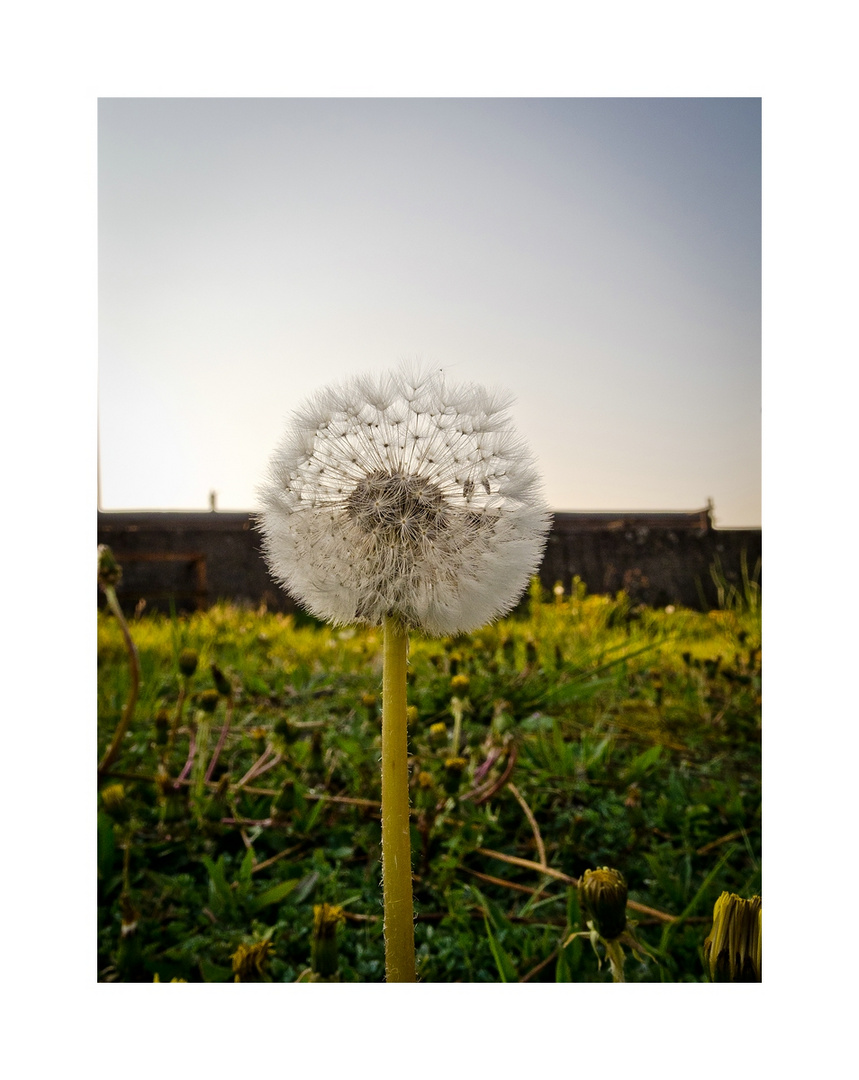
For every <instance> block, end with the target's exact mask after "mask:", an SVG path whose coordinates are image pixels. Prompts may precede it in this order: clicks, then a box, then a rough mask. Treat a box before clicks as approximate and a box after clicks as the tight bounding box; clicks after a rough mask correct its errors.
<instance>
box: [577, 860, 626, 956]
mask: <svg viewBox="0 0 859 1080" xmlns="http://www.w3.org/2000/svg"><path fill="white" fill-rule="evenodd" d="M626 897H627V886H626V881H625V880H624V877H623V874H621V873H620V871H619V870H612V869H611V868H610V867H608V866H601V867H600V868H599V869H598V870H585V872H584V874H583V875H582V878H581V881H580V882H579V903H580V905H581V908H582V911H583V912H584V913H585V918H586V920H587V921H589V922H591V923H593V927H594V929H595V930H596V931H597V932H598V933H599V934H600V936H601V937H603V938H604V939H605V940H606V941H612V940H613V939H614V938H616V937H620V935H621V934H622V933H623V932H624V930H625V929H626Z"/></svg>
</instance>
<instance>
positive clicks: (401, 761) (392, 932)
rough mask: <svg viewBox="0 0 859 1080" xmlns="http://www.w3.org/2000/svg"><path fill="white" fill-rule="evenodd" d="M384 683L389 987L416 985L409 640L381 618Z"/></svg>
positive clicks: (395, 623) (384, 859)
mask: <svg viewBox="0 0 859 1080" xmlns="http://www.w3.org/2000/svg"><path fill="white" fill-rule="evenodd" d="M384 625H385V653H384V674H383V679H382V891H383V895H384V902H385V975H386V981H387V982H415V981H416V977H415V928H414V909H413V905H412V857H411V843H410V837H409V763H408V729H407V720H406V650H407V647H408V635H407V633H406V632H405V630H404V629H403V627H402V625H401V624H400V622H399V620H397V619H396V618H394V617H393V616H391V615H386V616H385V624H384Z"/></svg>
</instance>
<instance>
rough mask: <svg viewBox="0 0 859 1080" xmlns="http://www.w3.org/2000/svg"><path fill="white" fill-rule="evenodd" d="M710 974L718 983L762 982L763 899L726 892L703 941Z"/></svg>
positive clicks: (714, 909) (715, 910)
mask: <svg viewBox="0 0 859 1080" xmlns="http://www.w3.org/2000/svg"><path fill="white" fill-rule="evenodd" d="M704 954H705V956H706V957H707V962H708V964H709V966H710V977H711V978H712V979H714V980H716V981H718V982H760V981H761V898H760V897H759V896H753V897H751V899H749V900H744V899H743V898H742V897H741V896H737V894H736V893H729V892H723V893H722V895H721V896H720V897H719V899H718V900H717V901H716V903H715V905H714V907H713V929H712V930H711V931H710V933H709V935H708V937H707V940H706V941H705V942H704Z"/></svg>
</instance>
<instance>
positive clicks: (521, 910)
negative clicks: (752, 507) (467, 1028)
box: [98, 585, 761, 982]
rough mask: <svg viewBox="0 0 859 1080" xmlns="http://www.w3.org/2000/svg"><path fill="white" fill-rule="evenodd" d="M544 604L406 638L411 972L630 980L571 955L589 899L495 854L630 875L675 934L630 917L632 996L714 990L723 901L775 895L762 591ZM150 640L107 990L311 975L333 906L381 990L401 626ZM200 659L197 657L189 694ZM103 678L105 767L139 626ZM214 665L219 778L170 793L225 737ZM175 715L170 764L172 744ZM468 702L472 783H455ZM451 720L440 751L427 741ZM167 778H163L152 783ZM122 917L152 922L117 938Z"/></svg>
mask: <svg viewBox="0 0 859 1080" xmlns="http://www.w3.org/2000/svg"><path fill="white" fill-rule="evenodd" d="M538 592H539V590H532V595H531V598H530V603H528V604H526V605H525V608H526V610H525V611H524V612H523V613H521V614H518V615H517V616H514V617H511V618H509V619H507V620H503V621H501V622H499V623H497V624H495V625H493V626H490V627H487V628H485V629H483V630H481V631H479V632H477V633H474V634H471V635H469V636H466V637H462V638H457V639H444V640H441V641H430V640H424V639H420V638H417V637H414V638H413V639H412V644H411V654H410V667H409V703H410V705H412V706H414V709H415V710H416V718H414V719H413V720H412V722H411V728H410V751H411V754H412V758H413V766H412V782H413V790H412V806H413V810H414V812H413V818H412V823H413V832H412V851H413V866H414V873H415V881H414V892H415V910H416V927H415V936H416V946H417V954H418V965H419V977H420V978H421V979H422V980H423V981H427V982H469V981H473V982H486V981H489V982H497V981H505V982H515V981H519V980H522V979H523V978H525V977H528V981H531V982H538V981H552V982H554V981H556V980H557V981H577V982H589V981H594V982H600V981H607V980H609V979H610V975H609V972H608V965H607V964H605V963H603V965H602V967H600V966H599V964H598V959H597V956H596V955H595V954H594V952H593V950H592V949H591V948H590V946H589V945H588V944H587V942H586V941H585V943H584V945H583V944H582V939H581V938H576V939H575V940H573V941H572V942H571V943H570V944H569V945H568V946H567V947H566V948H562V947H561V946H562V943H563V942H564V941H565V940H566V939H567V938H568V937H569V936H570V934H571V933H572V931H574V930H580V929H582V928H583V927H582V922H581V917H580V914H579V909H578V902H577V896H576V890H575V889H574V888H572V887H571V886H570V884H569V883H568V882H567V881H565V880H564V878H563V877H558V876H554V877H553V876H549V875H547V874H543V873H541V872H540V871H539V869H535V868H532V867H528V866H522V865H517V864H515V863H511V862H509V861H504V860H502V859H500V858H498V857H497V854H500V855H503V856H508V857H513V858H517V859H519V860H526V861H528V862H532V863H537V862H539V861H540V855H541V851H542V852H544V853H545V858H546V865H547V866H548V867H549V868H550V869H551V870H553V871H555V872H557V873H560V874H561V875H566V877H568V878H578V877H579V876H580V875H581V874H582V873H583V871H584V870H585V869H588V868H592V867H597V866H612V867H614V868H616V869H618V870H620V871H621V872H622V873H623V874H624V876H625V878H626V880H627V882H628V884H629V896H630V899H631V900H632V901H634V902H635V903H637V904H639V905H645V906H646V907H648V908H653V909H656V910H657V911H658V912H663V913H666V914H668V915H672V916H676V917H678V918H677V920H676V921H674V922H670V923H669V922H666V921H664V920H663V919H660V918H658V917H656V916H652V915H649V914H641V913H640V912H638V911H636V910H635V909H632V910H630V912H629V915H630V918H631V919H633V920H635V921H636V922H637V926H636V927H635V934H636V937H637V938H638V939H639V941H640V942H641V943H642V945H643V946H645V948H646V949H647V951H648V952H649V953H650V954H651V956H652V958H651V959H647V958H642V957H639V956H635V957H633V956H628V959H627V964H626V977H627V980H628V981H632V982H635V981H703V980H704V979H705V973H704V968H703V965H702V962H701V947H702V945H703V942H704V938H705V936H706V934H707V932H708V930H709V927H710V916H711V914H712V909H713V903H714V901H715V900H716V898H717V897H718V895H719V894H720V893H721V892H722V891H723V890H725V889H727V890H729V891H733V892H737V893H739V894H741V895H743V896H749V895H751V894H753V893H757V892H760V886H761V866H760V857H761V856H760V843H761V817H760V814H761V788H760V704H761V670H760V655H761V654H760V644H761V638H760V632H761V631H760V610H759V605H758V603H757V594H756V593H753V594H752V595H751V600H752V601H753V602H749V594H748V593H747V594H746V595H745V596H744V597H743V596H739V595H735V596H732V597H730V598H729V599H730V603H726V606H725V608H724V609H722V610H719V611H714V612H710V613H707V614H702V613H697V612H693V611H687V610H682V609H678V610H676V611H673V612H668V611H654V610H650V609H643V608H636V607H633V606H632V605H631V604H630V602H629V600H628V598H626V597H625V596H623V595H619V596H618V597H615V598H608V597H601V596H586V595H585V594H584V590H583V589H582V587H581V586H580V585H576V586H575V588H574V592H573V595H572V596H569V595H567V596H564V597H563V598H562V599H561V600H559V601H558V600H555V599H554V598H551V599H549V600H548V601H547V600H546V599H544V598H542V597H540V596H539V595H538ZM131 632H132V636H133V638H134V641H135V644H136V646H137V649H138V652H139V656H140V665H141V687H140V697H139V701H138V704H137V708H136V712H135V716H134V719H133V722H132V724H131V727H130V729H129V732H128V734H127V735H126V737H125V739H124V741H123V744H122V747H121V750H120V753H119V756H118V758H117V759H116V761H115V763H114V765H113V766H112V768H111V770H110V775H107V776H105V777H103V778H102V780H101V785H100V786H101V788H102V789H104V788H107V787H109V786H110V785H114V784H121V785H122V788H123V791H124V799H123V800H122V801H121V803H120V805H119V806H115V805H114V806H111V805H110V799H109V797H108V799H107V800H105V799H104V798H103V797H101V796H100V798H99V813H98V829H99V836H98V839H99V844H98V875H99V882H98V885H99V888H98V903H99V908H98V918H99V934H98V947H99V955H98V970H99V978H100V979H101V980H121V981H152V980H153V978H154V977H155V975H156V974H157V975H158V977H159V978H160V980H161V981H162V982H163V981H169V980H170V979H171V978H181V979H186V980H188V981H201V980H202V981H232V979H233V971H232V965H231V956H232V954H233V953H234V952H235V951H236V949H237V948H238V946H239V945H240V944H242V943H251V942H254V941H263V940H269V941H271V943H272V949H271V951H270V954H269V957H268V959H267V961H266V963H265V964H264V966H263V969H262V970H263V973H264V975H263V977H265V978H270V979H272V980H274V981H294V980H296V979H297V978H299V976H301V975H302V973H305V972H306V971H307V969H308V968H309V966H310V956H311V936H312V927H313V908H314V905H316V904H320V903H322V902H323V901H327V902H328V903H331V904H338V905H342V906H343V907H344V909H345V912H346V916H347V918H346V922H345V924H344V925H343V926H342V928H341V929H340V931H339V935H338V940H339V958H340V965H339V978H340V979H341V980H343V981H370V982H372V981H382V980H383V977H384V948H383V940H382V919H381V915H382V911H381V887H380V866H379V844H380V825H379V812H378V811H379V803H380V782H379V753H380V697H381V647H382V641H381V632H380V631H375V630H370V629H346V630H335V629H331V628H329V627H319V626H315V625H312V624H311V623H309V622H308V621H307V620H304V619H301V620H296V619H294V618H293V617H291V616H282V615H277V614H269V613H265V612H251V611H247V610H239V609H236V608H233V607H230V606H226V605H221V606H217V607H214V608H212V609H211V610H209V611H207V612H204V613H199V614H195V615H190V616H187V617H177V618H172V619H171V618H169V617H166V616H144V617H141V618H138V619H135V620H134V621H132V623H131ZM183 649H193V650H196V651H197V653H198V654H199V664H198V667H197V670H196V672H195V674H194V675H193V676H192V677H191V678H190V679H189V680H188V681H187V685H185V680H184V679H183V676H182V675H181V674H180V671H179V656H180V653H181V652H182V650H183ZM98 664H99V679H98V687H99V689H98V712H99V754H100V755H101V754H102V753H103V752H104V749H105V748H106V746H107V745H108V743H109V741H110V739H111V736H112V734H113V732H114V730H115V728H116V725H117V723H118V722H119V718H120V715H121V712H122V708H123V705H124V703H125V700H126V696H127V693H128V687H129V667H128V659H127V656H126V654H125V651H124V647H123V642H122V637H121V634H120V631H119V627H118V625H117V623H116V620H115V619H113V618H112V617H110V616H108V615H104V614H100V615H99V621H98ZM212 665H216V667H217V669H218V670H219V671H220V672H222V673H223V674H224V675H225V676H226V677H227V680H228V681H229V683H230V685H231V686H232V693H231V694H230V695H229V696H225V695H224V694H223V693H222V694H221V695H220V696H219V698H218V702H217V705H216V707H215V711H214V713H213V714H211V715H209V716H208V719H209V724H208V739H207V757H206V759H205V761H204V762H203V763H202V764H203V766H204V768H201V767H200V763H199V762H198V763H197V766H196V768H195V769H193V770H191V771H190V772H189V775H188V780H189V783H186V784H181V785H179V787H178V788H174V787H173V784H172V780H174V779H175V778H176V777H178V776H179V774H180V773H181V771H182V769H183V767H184V765H185V763H186V760H187V757H188V749H189V737H190V734H191V731H192V728H194V727H195V726H196V725H197V722H198V721H199V719H200V718H201V717H202V716H203V715H208V714H203V713H202V710H201V707H200V700H201V699H200V695H201V694H202V693H203V691H205V690H211V689H212V688H214V687H215V686H216V683H215V677H214V675H213V672H212ZM223 688H224V687H223V684H222V689H223ZM180 698H184V703H183V707H182V717H181V722H180V723H179V725H178V729H177V731H176V734H175V741H174V744H173V746H172V749H170V751H169V752H167V750H166V748H165V747H164V746H163V745H159V738H161V739H162V740H163V737H164V733H165V732H167V731H169V725H170V724H173V723H174V722H175V719H176V716H177V710H178V704H179V701H180ZM454 698H458V699H459V701H460V702H461V710H462V712H461V716H462V719H461V739H462V741H461V745H460V755H461V756H462V757H463V758H465V760H466V765H465V768H464V769H463V770H461V771H457V770H455V769H453V768H451V767H448V766H446V764H445V763H446V761H447V759H448V758H450V757H451V756H452V747H451V745H450V738H451V734H452V731H453V727H454V713H455V712H456V711H457V709H459V707H460V706H459V705H457V703H456V702H455V701H454ZM228 711H229V714H230V726H229V730H228V733H227V735H226V738H225V740H224V743H223V748H222V750H221V752H220V755H219V758H218V762H217V764H216V766H215V768H214V770H213V772H212V776H211V778H210V780H209V782H208V783H206V782H205V781H204V774H205V771H207V770H208V765H209V763H210V762H211V755H212V754H213V752H214V750H215V747H216V744H217V743H218V741H219V738H220V736H221V733H222V730H223V727H224V723H225V720H226V719H227V713H228ZM159 716H160V720H159ZM440 723H441V724H444V725H445V729H446V734H445V735H441V734H440V733H439V732H437V731H434V732H431V731H430V728H431V727H432V726H433V725H437V724H440ZM159 732H160V733H161V734H160V735H159ZM266 752H267V753H268V757H267V758H266V759H263V764H264V763H265V761H266V760H276V762H277V763H276V764H275V765H274V767H272V768H268V769H266V770H264V771H263V772H261V773H260V775H259V776H256V777H253V778H252V779H251V780H250V781H247V782H246V783H245V784H244V785H243V786H241V787H240V786H239V781H240V780H242V778H243V777H245V776H246V774H247V773H248V771H249V770H250V769H251V768H252V767H253V766H254V764H255V763H256V762H259V761H260V757H261V755H262V754H264V753H266ZM162 760H163V766H164V769H165V770H166V774H167V776H168V777H169V781H164V780H161V781H159V780H158V771H159V763H160V762H162ZM511 765H512V768H511ZM109 794H110V793H109ZM526 807H527V809H528V811H529V813H526V809H525V808H526ZM529 817H533V820H534V822H535V823H536V829H535V828H534V826H533V825H532V822H531V820H529ZM487 852H494V853H497V854H492V855H490V854H487ZM276 857H277V858H276ZM495 879H497V880H495ZM123 921H124V922H125V923H126V924H127V925H130V924H136V925H135V926H134V929H133V930H131V932H128V933H126V934H125V936H123V934H122V924H123ZM305 977H306V976H305Z"/></svg>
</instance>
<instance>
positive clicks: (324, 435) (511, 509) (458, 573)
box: [259, 369, 550, 636]
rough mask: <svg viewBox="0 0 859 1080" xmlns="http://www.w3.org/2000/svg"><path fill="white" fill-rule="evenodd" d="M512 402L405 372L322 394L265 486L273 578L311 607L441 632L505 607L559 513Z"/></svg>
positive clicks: (301, 418)
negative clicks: (547, 498) (512, 413)
mask: <svg viewBox="0 0 859 1080" xmlns="http://www.w3.org/2000/svg"><path fill="white" fill-rule="evenodd" d="M509 405H510V399H509V398H508V397H506V396H504V395H501V394H498V393H494V392H491V391H488V390H485V389H484V388H482V387H477V386H473V385H459V386H448V385H447V384H446V382H445V380H444V377H443V376H442V375H441V374H440V373H431V374H420V373H417V372H414V371H409V370H406V369H402V370H400V371H399V372H396V373H392V374H389V375H386V376H383V377H371V376H363V377H360V378H352V379H350V380H349V381H347V382H345V383H343V384H341V385H339V386H331V387H327V388H326V389H324V390H322V391H320V392H318V393H317V394H316V395H314V397H312V398H311V399H310V400H309V401H308V402H306V403H305V404H304V405H303V406H302V407H301V408H300V409H298V410H297V411H296V412H295V413H294V414H293V417H292V422H291V424H290V427H289V430H288V432H287V434H286V436H285V437H284V439H283V441H282V442H281V444H280V445H279V446H278V448H277V450H276V451H275V453H274V455H273V457H272V460H271V463H270V466H269V471H268V476H267V479H266V481H265V483H264V484H263V485H262V487H261V488H260V490H259V495H260V499H261V502H262V504H263V513H262V517H261V521H260V528H261V531H262V534H263V547H264V551H265V555H266V559H267V561H268V564H269V567H270V569H271V571H272V573H273V575H274V576H275V577H276V578H277V579H278V580H279V581H280V582H281V583H282V584H283V585H284V586H285V588H286V589H288V591H289V592H290V593H292V595H293V596H295V597H296V599H298V600H299V601H300V602H301V603H302V604H303V605H304V606H305V607H306V608H307V609H308V610H309V611H310V612H311V613H312V614H314V615H316V616H317V617H319V618H322V619H325V620H327V621H329V622H333V623H335V624H347V623H353V622H366V623H370V624H373V625H379V624H380V623H381V622H382V620H383V619H384V617H385V616H386V615H389V614H390V615H396V616H398V617H399V618H400V619H401V620H402V621H403V622H404V623H405V624H406V625H407V626H409V627H414V628H417V629H420V630H422V631H423V632H425V633H427V634H430V635H436V636H441V635H444V634H455V633H462V632H467V631H469V630H474V629H477V628H478V627H480V626H483V625H485V624H486V623H487V622H490V621H491V620H492V619H494V618H498V617H499V616H500V615H503V614H506V613H507V612H508V611H509V610H510V609H511V608H512V607H513V605H514V604H515V603H516V601H517V600H518V598H519V596H520V595H521V593H522V591H523V589H524V588H525V585H526V584H527V582H528V579H529V577H530V576H531V575H532V574H533V573H535V572H536V570H537V567H538V566H539V563H540V559H541V557H542V553H543V548H544V546H545V540H546V533H547V531H548V526H549V520H550V515H549V513H548V510H547V508H546V505H545V503H544V501H543V497H542V491H541V485H540V481H539V477H538V475H537V472H536V469H535V467H534V463H533V460H532V458H531V455H530V453H529V452H528V450H527V448H526V447H525V446H524V444H523V443H522V441H521V440H520V439H519V438H518V437H517V436H516V434H515V431H514V430H513V427H512V423H511V421H510V417H509V412H508V410H509Z"/></svg>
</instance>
